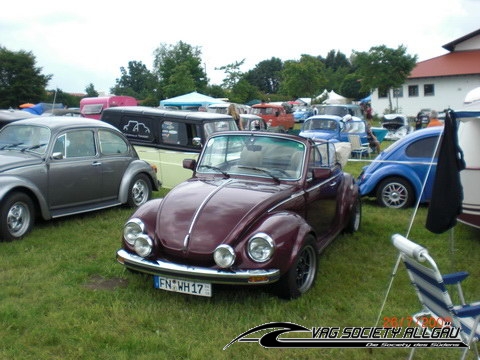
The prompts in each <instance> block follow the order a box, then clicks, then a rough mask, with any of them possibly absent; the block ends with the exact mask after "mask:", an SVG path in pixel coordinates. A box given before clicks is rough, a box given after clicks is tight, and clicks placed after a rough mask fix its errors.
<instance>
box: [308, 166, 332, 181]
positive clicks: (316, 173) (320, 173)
mask: <svg viewBox="0 0 480 360" xmlns="http://www.w3.org/2000/svg"><path fill="white" fill-rule="evenodd" d="M312 174H313V178H314V179H327V178H329V177H330V176H331V175H332V170H331V169H330V168H324V167H314V168H313V169H312Z"/></svg>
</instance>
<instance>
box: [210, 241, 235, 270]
mask: <svg viewBox="0 0 480 360" xmlns="http://www.w3.org/2000/svg"><path fill="white" fill-rule="evenodd" d="M213 259H214V260H215V263H216V264H217V265H218V266H220V267H221V268H228V267H230V266H232V265H233V263H234V262H235V252H234V251H233V249H232V247H231V246H228V245H224V244H222V245H219V246H218V247H217V248H216V249H215V252H214V253H213Z"/></svg>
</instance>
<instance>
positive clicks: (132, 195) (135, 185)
mask: <svg viewBox="0 0 480 360" xmlns="http://www.w3.org/2000/svg"><path fill="white" fill-rule="evenodd" d="M151 197H152V186H151V184H150V181H149V179H148V178H147V176H146V175H144V174H138V175H137V176H135V177H134V178H133V180H132V182H131V183H130V188H129V190H128V206H130V207H139V206H140V205H143V204H145V203H146V202H147V201H148V200H150V199H151Z"/></svg>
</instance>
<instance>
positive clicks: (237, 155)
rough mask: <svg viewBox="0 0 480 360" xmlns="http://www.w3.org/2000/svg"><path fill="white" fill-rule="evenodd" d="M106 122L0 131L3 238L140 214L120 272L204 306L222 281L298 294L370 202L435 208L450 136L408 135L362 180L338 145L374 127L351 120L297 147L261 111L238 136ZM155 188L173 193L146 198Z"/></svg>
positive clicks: (47, 122)
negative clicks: (442, 139)
mask: <svg viewBox="0 0 480 360" xmlns="http://www.w3.org/2000/svg"><path fill="white" fill-rule="evenodd" d="M102 120H103V121H98V120H90V119H83V118H72V117H38V118H34V119H28V120H20V121H16V122H14V123H12V124H8V125H7V126H5V127H4V128H3V129H2V130H1V131H0V152H1V153H2V155H3V156H2V157H1V162H0V183H1V184H2V186H1V187H0V189H1V190H0V236H1V239H2V240H15V239H19V238H21V237H23V236H24V235H25V234H27V233H28V232H29V231H30V230H31V228H32V226H33V224H34V219H35V217H36V216H41V217H42V218H43V219H45V220H48V219H51V218H55V217H59V216H65V215H72V214H77V213H82V212H86V211H93V210H97V209H101V208H106V207H111V206H118V205H122V204H128V205H130V206H132V207H135V208H137V210H135V211H134V213H133V214H132V215H131V217H130V218H129V219H128V220H127V222H126V224H125V226H124V231H123V235H122V247H121V249H119V250H118V251H117V260H118V262H120V263H121V264H122V265H124V266H125V267H126V268H128V269H130V270H133V271H135V272H140V273H146V274H150V275H152V276H153V280H154V281H153V283H154V286H155V288H158V289H162V290H167V291H175V292H181V293H186V294H191V295H199V296H212V295H213V293H214V286H215V284H230V285H252V286H255V285H257V286H267V285H268V286H270V287H271V288H272V289H273V290H274V291H275V292H276V293H277V294H278V295H279V296H280V297H283V298H288V299H291V298H296V297H298V296H301V295H302V294H303V293H305V292H306V291H308V290H309V289H310V288H311V287H312V286H313V285H314V283H315V280H316V273H317V267H318V262H319V255H320V254H321V252H322V251H323V250H324V249H325V248H326V246H328V245H329V244H330V243H331V242H332V241H334V239H335V238H336V237H337V236H338V235H339V234H340V233H341V232H354V231H357V230H358V229H359V227H360V223H361V197H367V196H368V197H371V196H373V197H376V198H377V201H378V203H379V204H380V205H382V206H388V207H396V208H403V207H407V206H410V205H412V203H413V202H414V201H416V200H417V199H418V197H419V196H420V194H423V195H422V198H420V202H425V201H428V200H429V197H430V196H431V186H430V184H431V179H433V177H434V175H435V161H436V158H435V156H436V155H435V154H433V151H434V149H435V144H436V143H437V142H438V137H439V136H440V134H441V129H440V128H429V129H424V130H420V131H417V132H414V133H412V134H409V135H408V136H405V137H403V138H402V139H400V140H398V141H397V142H395V143H394V144H392V145H391V146H390V147H389V148H387V149H386V150H384V151H383V152H382V153H381V154H380V155H379V156H378V157H377V158H376V159H375V160H374V161H373V162H372V164H370V165H369V166H367V167H365V168H364V170H363V171H362V174H361V175H360V176H359V178H358V179H354V178H353V177H352V176H351V175H350V174H347V173H344V172H343V171H342V167H341V165H339V163H338V160H337V159H336V151H335V142H336V141H348V139H347V136H348V133H349V132H350V133H352V132H355V133H359V134H360V133H361V134H362V135H363V134H364V138H365V139H366V131H365V126H366V124H365V121H364V120H362V119H360V118H355V117H351V116H350V115H348V114H347V116H346V117H343V118H342V117H340V116H336V115H316V116H312V117H310V118H309V119H308V120H307V121H305V123H304V124H303V127H302V132H301V133H300V135H301V136H295V135H290V134H284V133H274V132H271V131H267V130H268V128H269V126H268V124H267V123H266V121H265V120H264V119H263V118H261V117H260V116H257V115H252V114H243V115H242V121H243V122H244V124H243V125H244V127H245V129H246V130H245V131H231V130H237V128H236V125H235V122H234V121H233V119H232V118H231V117H229V116H227V115H222V114H212V113H204V112H203V113H202V112H196V113H195V112H182V111H168V110H160V109H150V108H144V107H135V106H128V107H113V108H109V109H105V110H104V111H103V113H102ZM137 151H138V152H137ZM139 155H140V156H139ZM180 164H181V168H182V170H183V171H184V172H186V173H187V174H185V173H180V172H179V171H177V170H178V168H179V167H180ZM175 167H176V168H177V170H173V169H175ZM154 169H158V172H157V173H155V170H154ZM427 175H428V177H427V178H428V180H427V185H426V188H425V190H424V192H423V193H422V192H421V191H420V189H421V187H422V186H423V184H422V179H424V178H425V176H427ZM160 180H162V181H165V182H166V183H167V184H170V185H171V187H172V190H171V191H169V193H168V194H167V195H166V196H165V197H164V198H157V199H154V200H151V201H149V200H150V199H151V197H152V191H154V190H158V189H159V186H160V184H161V181H160ZM73 189H75V190H74V191H73Z"/></svg>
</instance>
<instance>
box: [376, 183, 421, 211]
mask: <svg viewBox="0 0 480 360" xmlns="http://www.w3.org/2000/svg"><path fill="white" fill-rule="evenodd" d="M413 200H414V194H413V190H412V185H410V183H409V182H408V181H407V180H405V179H403V178H400V177H392V178H387V179H384V180H382V182H381V183H380V184H379V185H378V188H377V202H378V204H379V205H381V206H385V207H389V208H395V209H404V208H408V207H410V206H412V204H413Z"/></svg>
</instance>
